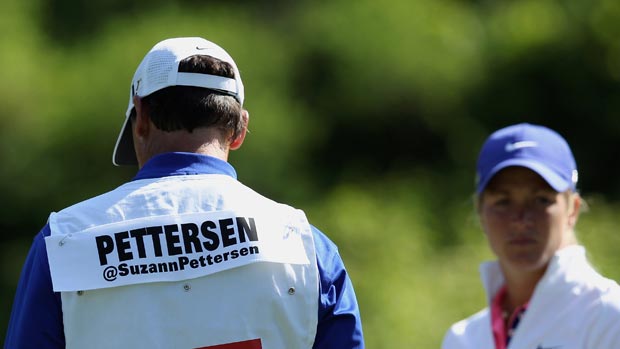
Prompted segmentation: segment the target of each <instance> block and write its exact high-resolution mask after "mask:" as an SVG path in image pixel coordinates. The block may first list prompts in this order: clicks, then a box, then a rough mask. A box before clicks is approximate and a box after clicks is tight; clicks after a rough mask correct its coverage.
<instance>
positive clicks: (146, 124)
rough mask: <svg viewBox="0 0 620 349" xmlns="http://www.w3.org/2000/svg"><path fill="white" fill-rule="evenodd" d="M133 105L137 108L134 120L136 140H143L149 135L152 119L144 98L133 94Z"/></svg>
mask: <svg viewBox="0 0 620 349" xmlns="http://www.w3.org/2000/svg"><path fill="white" fill-rule="evenodd" d="M133 106H134V108H135V109H136V119H135V120H134V127H133V132H134V142H135V141H136V140H143V139H144V138H146V137H148V135H149V132H150V130H151V129H150V127H151V123H150V121H151V119H150V118H149V115H148V110H146V108H145V105H144V103H143V100H142V98H141V97H139V96H137V95H136V96H133Z"/></svg>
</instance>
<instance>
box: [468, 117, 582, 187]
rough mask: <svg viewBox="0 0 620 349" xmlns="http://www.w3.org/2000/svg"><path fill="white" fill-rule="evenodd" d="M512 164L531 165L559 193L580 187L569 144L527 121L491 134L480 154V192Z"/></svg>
mask: <svg viewBox="0 0 620 349" xmlns="http://www.w3.org/2000/svg"><path fill="white" fill-rule="evenodd" d="M509 166H521V167H526V168H529V169H530V170H532V171H534V172H536V173H538V174H539V175H540V176H541V177H542V178H543V179H544V180H545V181H547V183H549V185H550V186H551V187H552V188H553V189H554V190H556V191H557V192H563V191H566V190H568V189H571V190H573V191H575V190H576V188H577V179H578V174H577V164H576V163H575V158H574V157H573V153H572V152H571V149H570V147H569V145H568V143H567V142H566V140H565V139H564V138H562V136H560V135H559V134H558V133H557V132H555V131H553V130H551V129H549V128H547V127H544V126H539V125H532V124H527V123H523V124H518V125H512V126H508V127H505V128H502V129H500V130H497V131H495V132H494V133H493V134H491V136H489V138H488V139H487V140H486V142H485V143H484V145H483V146H482V150H481V151H480V155H479V156H478V163H477V166H476V170H477V173H476V192H477V193H478V194H480V193H482V191H483V190H484V188H486V186H487V184H489V181H490V180H491V178H493V176H494V175H495V174H497V173H498V172H499V171H501V170H502V169H504V168H506V167H509Z"/></svg>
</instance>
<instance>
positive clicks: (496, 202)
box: [493, 198, 510, 206]
mask: <svg viewBox="0 0 620 349" xmlns="http://www.w3.org/2000/svg"><path fill="white" fill-rule="evenodd" d="M493 204H494V205H495V206H508V205H509V204H510V200H509V199H508V198H498V199H496V200H494V201H493Z"/></svg>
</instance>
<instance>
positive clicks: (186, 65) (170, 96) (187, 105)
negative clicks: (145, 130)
mask: <svg viewBox="0 0 620 349" xmlns="http://www.w3.org/2000/svg"><path fill="white" fill-rule="evenodd" d="M179 72H191V73H202V74H210V75H218V76H223V77H228V78H233V79H234V78H235V72H234V69H233V67H232V65H230V64H229V63H227V62H224V61H221V60H219V59H217V58H213V57H211V56H207V55H195V56H191V57H188V58H186V59H184V60H183V61H181V62H180V63H179ZM143 101H144V103H145V106H146V108H147V109H148V112H149V116H150V118H151V121H152V122H153V124H154V125H155V126H156V127H157V128H158V129H160V130H162V131H178V130H187V131H189V132H192V131H193V130H194V129H195V128H199V127H216V128H219V129H220V130H222V131H223V132H225V133H230V136H231V137H232V138H235V137H236V136H238V135H239V133H240V132H241V131H242V129H243V127H244V125H243V119H242V116H241V115H242V108H241V104H240V103H239V101H237V100H236V99H235V97H233V96H231V95H229V94H228V93H226V92H223V91H218V90H211V89H206V88H201V87H190V86H171V87H167V88H164V89H162V90H159V91H156V92H154V93H152V94H150V95H148V96H146V97H144V99H143Z"/></svg>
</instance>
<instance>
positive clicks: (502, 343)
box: [491, 285, 529, 349]
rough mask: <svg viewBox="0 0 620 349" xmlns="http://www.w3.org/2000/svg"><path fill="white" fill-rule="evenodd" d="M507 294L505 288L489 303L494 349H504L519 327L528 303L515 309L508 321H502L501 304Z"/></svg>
mask: <svg viewBox="0 0 620 349" xmlns="http://www.w3.org/2000/svg"><path fill="white" fill-rule="evenodd" d="M507 294H508V290H507V289H506V286H505V285H504V286H502V288H501V289H500V290H499V291H498V292H497V293H496V294H495V296H494V297H493V300H492V301H491V329H492V331H493V339H494V340H495V349H506V347H508V342H509V341H510V338H511V337H512V335H513V332H514V331H515V330H516V328H517V326H518V325H519V322H520V321H517V320H520V317H521V316H523V313H524V312H525V310H526V309H527V306H528V304H529V301H528V302H527V303H525V304H523V305H522V306H520V307H517V308H516V309H515V310H514V312H513V313H512V314H511V315H510V318H509V319H508V321H507V322H506V321H504V316H503V312H504V310H503V309H502V303H503V302H504V299H505V298H506V295H507Z"/></svg>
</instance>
